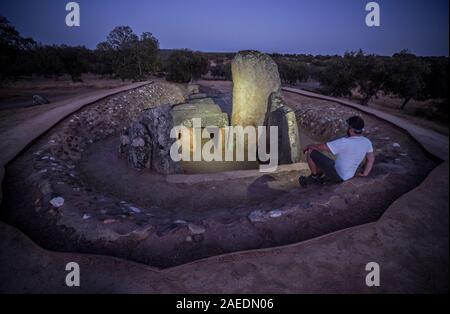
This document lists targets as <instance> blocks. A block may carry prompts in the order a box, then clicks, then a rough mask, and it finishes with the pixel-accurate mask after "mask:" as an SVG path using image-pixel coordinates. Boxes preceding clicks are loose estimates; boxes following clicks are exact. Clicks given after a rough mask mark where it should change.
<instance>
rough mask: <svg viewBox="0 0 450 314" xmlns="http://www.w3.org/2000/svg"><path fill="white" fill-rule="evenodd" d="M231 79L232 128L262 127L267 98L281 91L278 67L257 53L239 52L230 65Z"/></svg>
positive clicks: (265, 56)
mask: <svg viewBox="0 0 450 314" xmlns="http://www.w3.org/2000/svg"><path fill="white" fill-rule="evenodd" d="M231 71H232V75H233V113H232V121H231V124H232V125H233V126H237V125H241V126H243V127H245V126H249V125H252V126H255V127H257V126H261V125H264V120H265V117H266V112H267V102H268V99H269V96H270V94H272V93H273V92H279V91H280V90H281V81H280V75H279V73H278V66H277V64H276V63H275V62H274V61H273V60H272V59H271V58H270V57H269V56H268V55H266V54H263V53H260V52H258V51H241V52H239V53H238V54H237V55H236V56H235V58H234V59H233V62H232V64H231Z"/></svg>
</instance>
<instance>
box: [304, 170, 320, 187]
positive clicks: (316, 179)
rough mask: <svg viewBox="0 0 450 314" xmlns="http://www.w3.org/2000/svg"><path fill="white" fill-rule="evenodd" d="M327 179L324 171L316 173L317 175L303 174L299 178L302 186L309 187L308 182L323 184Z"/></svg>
mask: <svg viewBox="0 0 450 314" xmlns="http://www.w3.org/2000/svg"><path fill="white" fill-rule="evenodd" d="M324 180H325V175H324V174H323V173H321V174H316V175H310V176H309V177H305V176H301V177H300V178H298V183H299V184H300V186H302V187H307V186H308V183H315V184H319V185H323V184H324Z"/></svg>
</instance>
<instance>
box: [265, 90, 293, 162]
mask: <svg viewBox="0 0 450 314" xmlns="http://www.w3.org/2000/svg"><path fill="white" fill-rule="evenodd" d="M266 125H267V126H276V127H278V163H279V164H280V165H281V164H292V163H297V162H300V159H301V147H300V135H299V132H298V125H297V118H296V116H295V112H294V111H293V110H292V109H291V108H290V107H289V106H288V105H287V104H286V102H285V101H284V99H283V96H282V94H281V93H280V92H275V93H272V94H271V95H270V97H269V102H268V111H267V121H266Z"/></svg>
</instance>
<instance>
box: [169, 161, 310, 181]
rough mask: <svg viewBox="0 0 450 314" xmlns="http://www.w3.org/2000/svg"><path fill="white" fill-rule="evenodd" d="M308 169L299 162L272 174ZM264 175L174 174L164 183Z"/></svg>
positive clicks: (244, 172) (246, 172)
mask: <svg viewBox="0 0 450 314" xmlns="http://www.w3.org/2000/svg"><path fill="white" fill-rule="evenodd" d="M308 169H309V168H308V164H307V163H304V162H299V163H295V164H289V165H280V166H278V169H277V171H275V172H274V173H283V172H289V171H307V170H308ZM272 174H273V173H272ZM264 175H267V173H265V172H261V171H259V169H254V170H237V171H226V172H219V173H208V174H174V175H169V176H167V177H166V181H167V182H169V183H186V184H197V183H204V182H217V181H227V180H234V179H243V178H257V177H262V176H264Z"/></svg>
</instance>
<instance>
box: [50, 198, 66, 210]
mask: <svg viewBox="0 0 450 314" xmlns="http://www.w3.org/2000/svg"><path fill="white" fill-rule="evenodd" d="M50 204H51V205H52V206H53V207H56V208H59V207H61V206H63V205H64V198H62V197H60V196H58V197H55V198H52V199H51V200H50Z"/></svg>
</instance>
